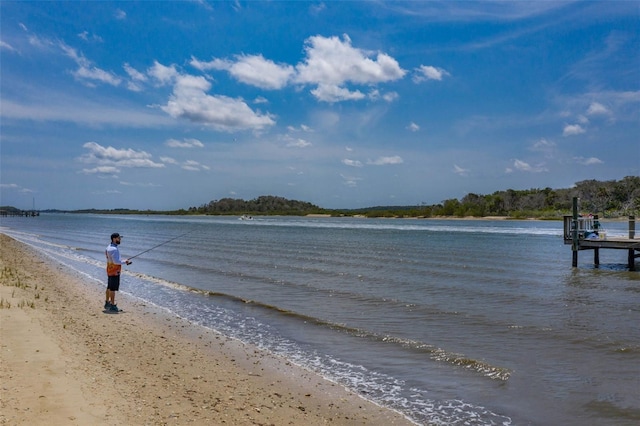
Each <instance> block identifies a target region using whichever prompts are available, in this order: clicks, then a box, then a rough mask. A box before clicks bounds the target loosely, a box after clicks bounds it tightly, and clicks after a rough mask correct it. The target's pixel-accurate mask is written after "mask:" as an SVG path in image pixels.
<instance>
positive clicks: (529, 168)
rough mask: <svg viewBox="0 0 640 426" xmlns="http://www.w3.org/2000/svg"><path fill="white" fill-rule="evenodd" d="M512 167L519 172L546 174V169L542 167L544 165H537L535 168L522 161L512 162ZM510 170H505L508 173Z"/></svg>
mask: <svg viewBox="0 0 640 426" xmlns="http://www.w3.org/2000/svg"><path fill="white" fill-rule="evenodd" d="M513 167H514V168H515V169H516V170H519V171H521V172H529V173H541V172H546V171H547V169H546V168H545V167H544V164H539V165H537V166H532V165H530V164H529V163H526V162H524V161H522V160H518V159H516V160H514V161H513ZM510 170H511V169H507V171H508V172H509V171H510Z"/></svg>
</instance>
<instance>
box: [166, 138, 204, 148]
mask: <svg viewBox="0 0 640 426" xmlns="http://www.w3.org/2000/svg"><path fill="white" fill-rule="evenodd" d="M164 144H165V145H166V146H168V147H170V148H202V147H204V144H203V143H202V142H200V141H199V140H198V139H184V140H182V141H179V140H176V139H168V140H167V141H166V142H165V143H164Z"/></svg>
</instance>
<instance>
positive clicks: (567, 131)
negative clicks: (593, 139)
mask: <svg viewBox="0 0 640 426" xmlns="http://www.w3.org/2000/svg"><path fill="white" fill-rule="evenodd" d="M585 132H586V130H585V129H584V128H583V127H582V126H581V125H579V124H567V125H566V126H564V129H562V136H575V135H580V134H582V133H585Z"/></svg>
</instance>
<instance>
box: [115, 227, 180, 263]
mask: <svg viewBox="0 0 640 426" xmlns="http://www.w3.org/2000/svg"><path fill="white" fill-rule="evenodd" d="M191 232H192V231H189V232H185V233H184V234H182V235H178V236H177V237H174V238H172V239H170V240H167V241H165V242H164V243H160V244H158V245H157V246H153V247H151V248H150V249H146V250H145V251H141V252H140V253H138V254H136V255H135V256H131V257H130V258H129V259H127V260H131V259H133V258H136V257H138V256H140V255H141V254H145V253H147V252H150V251H151V250H153V249H157V248H158V247H160V246H163V245H165V244H169V243H170V242H171V241H173V240H177V239H178V238H181V237H184V236H185V235H187V234H190V233H191Z"/></svg>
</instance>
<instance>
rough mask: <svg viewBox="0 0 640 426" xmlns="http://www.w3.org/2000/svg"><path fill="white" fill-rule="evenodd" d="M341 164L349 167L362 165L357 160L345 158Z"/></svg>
mask: <svg viewBox="0 0 640 426" xmlns="http://www.w3.org/2000/svg"><path fill="white" fill-rule="evenodd" d="M342 164H344V165H345V166H349V167H362V163H361V162H360V161H358V160H351V159H349V158H345V159H344V160H342Z"/></svg>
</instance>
